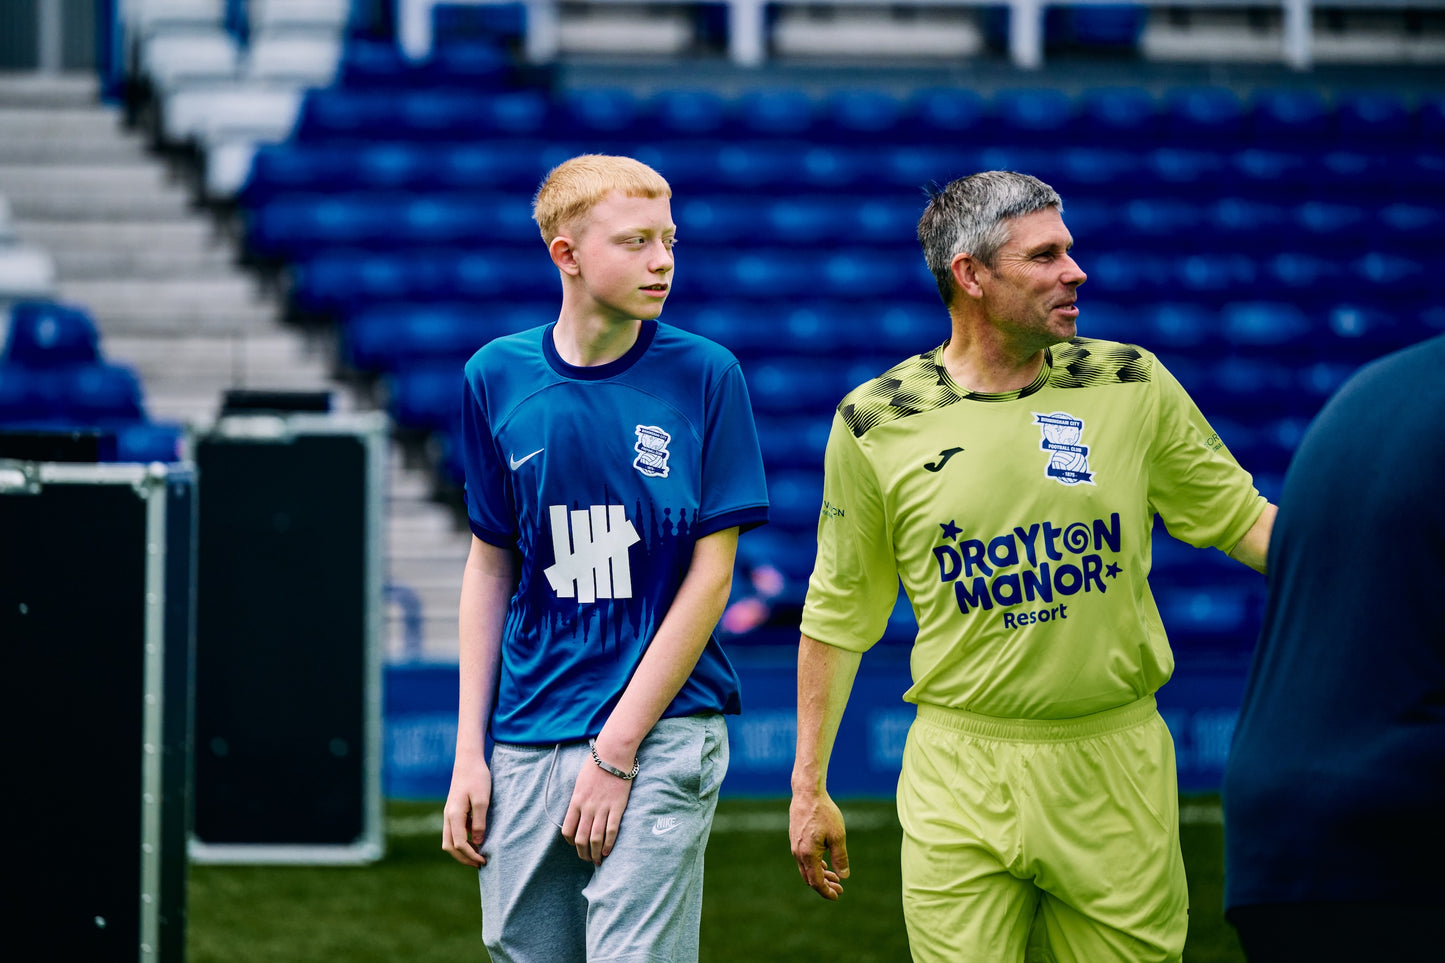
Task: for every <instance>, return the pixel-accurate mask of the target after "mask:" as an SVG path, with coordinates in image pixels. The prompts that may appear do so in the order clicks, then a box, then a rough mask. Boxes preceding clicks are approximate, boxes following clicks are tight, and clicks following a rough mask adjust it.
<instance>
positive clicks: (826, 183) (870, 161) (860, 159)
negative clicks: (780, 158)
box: [797, 144, 888, 194]
mask: <svg viewBox="0 0 1445 963" xmlns="http://www.w3.org/2000/svg"><path fill="white" fill-rule="evenodd" d="M797 164H798V175H797V176H798V187H799V188H801V189H805V190H819V191H836V190H846V191H849V192H851V193H855V194H857V193H863V192H865V191H869V190H872V189H874V188H875V187H882V188H884V189H886V188H887V187H888V185H878V184H877V183H876V180H875V171H876V170H877V167H878V157H877V154H876V153H875V152H874V151H873V150H872V149H870V148H866V147H856V146H848V145H842V144H813V145H810V146H809V147H807V148H805V149H804V150H803V151H802V153H801V154H800V155H799V157H798V158H797Z"/></svg>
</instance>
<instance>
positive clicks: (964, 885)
mask: <svg viewBox="0 0 1445 963" xmlns="http://www.w3.org/2000/svg"><path fill="white" fill-rule="evenodd" d="M1062 212H1063V203H1062V201H1061V200H1060V199H1059V195H1058V194H1057V193H1056V192H1055V191H1054V190H1053V189H1052V188H1050V187H1049V186H1048V185H1046V184H1044V183H1042V182H1040V181H1039V180H1037V179H1035V178H1033V177H1030V176H1027V175H1024V174H1016V173H1012V172H1006V171H988V172H984V173H980V174H975V175H973V176H971V177H965V178H961V179H959V180H956V181H954V182H952V183H950V184H949V185H948V186H947V187H945V188H943V189H942V190H939V191H937V192H936V193H935V194H934V196H933V197H932V199H931V200H930V202H929V204H928V206H927V209H926V210H925V211H924V213H923V216H922V218H921V220H920V221H919V226H918V237H919V240H920V242H921V243H922V246H923V251H924V256H925V258H926V260H927V263H928V265H929V268H930V269H931V270H932V272H933V275H934V277H935V278H936V279H937V282H938V290H939V292H940V294H941V295H942V297H943V301H944V304H945V305H946V306H947V307H948V311H949V316H950V319H951V322H952V327H951V336H950V338H949V340H948V341H946V342H944V344H942V345H941V346H939V347H937V348H935V349H933V350H932V351H928V352H926V353H924V354H921V355H918V356H916V357H913V358H910V359H908V360H906V361H904V362H903V363H901V364H899V365H897V366H896V367H894V368H893V369H892V370H890V371H888V372H886V373H885V374H883V375H882V376H881V377H879V378H876V379H874V380H872V381H870V382H867V383H866V384H864V385H862V386H860V387H859V388H857V389H855V390H854V391H852V392H851V393H849V394H848V395H847V397H845V398H844V399H843V401H842V403H841V404H840V405H839V406H838V409H837V412H836V414H835V416H834V419H833V427H832V434H831V436H830V438H829V442H828V449H827V456H826V469H825V479H824V503H823V508H822V513H821V517H820V520H819V525H818V556H817V562H816V565H815V567H814V570H813V575H812V578H811V580H810V583H809V588H808V597H807V601H806V603H805V607H804V612H803V620H802V638H801V643H800V650H799V656H798V746H797V758H796V761H795V765H794V769H793V780H792V781H793V801H792V808H791V830H790V833H791V837H792V847H793V855H794V858H795V859H796V860H797V863H798V868H799V871H800V873H801V874H802V876H803V878H804V880H805V881H806V882H807V883H808V885H810V886H811V887H813V889H815V890H817V891H818V892H819V893H820V894H821V895H822V896H824V897H826V898H829V899H837V898H838V896H839V895H840V893H841V892H842V888H843V883H842V880H843V879H844V878H846V877H847V875H848V858H847V848H846V840H845V835H844V826H843V820H842V817H841V815H840V814H839V811H838V808H837V806H836V805H834V803H833V801H832V800H831V799H830V798H829V796H828V792H827V770H828V763H829V756H830V753H831V750H832V745H833V740H834V738H835V736H836V733H837V729H838V723H839V721H840V719H841V717H842V713H843V708H844V705H845V704H846V702H847V698H848V694H849V692H850V690H851V687H852V681H853V678H854V675H855V673H856V672H857V669H858V666H859V660H860V657H861V653H862V652H863V651H864V650H866V649H867V648H868V647H869V646H871V645H872V644H873V643H875V642H876V641H877V640H878V638H879V637H880V636H881V635H882V632H883V628H884V625H885V623H886V621H887V617H888V613H889V612H890V611H891V610H892V608H893V604H894V601H895V598H896V595H897V591H898V584H899V581H900V580H901V581H902V584H903V588H904V589H905V591H906V592H907V594H908V596H909V598H910V600H911V601H912V604H913V611H914V614H915V616H916V617H917V621H918V626H919V628H918V635H917V638H916V640H915V643H914V649H913V654H912V660H911V664H912V680H913V684H912V686H911V687H910V688H909V690H908V691H907V692H906V693H905V695H904V698H905V699H907V700H908V701H910V702H914V703H917V705H918V710H917V716H916V719H915V721H914V723H913V725H912V727H911V728H910V731H909V736H908V741H907V745H906V747H905V751H904V758H903V769H902V774H901V776H900V779H899V785H898V813H899V818H900V820H901V822H902V825H903V831H904V840H903V853H902V863H903V888H904V893H903V897H904V899H903V903H904V919H905V922H906V923H907V927H908V935H909V942H910V945H911V949H912V953H913V958H914V960H916V961H919V963H925V961H930V963H931V961H945V960H946V961H980V963H981V961H987V963H1013V961H1022V960H1023V959H1024V958H1025V950H1026V947H1027V946H1028V945H1029V941H1030V933H1031V932H1032V933H1033V938H1032V939H1033V944H1034V945H1033V948H1032V952H1031V954H1030V958H1031V959H1043V960H1056V961H1059V963H1070V961H1078V963H1099V961H1103V960H1110V961H1114V960H1130V961H1146V960H1148V961H1155V960H1161V961H1162V960H1178V959H1179V958H1180V955H1181V953H1182V951H1183V946H1184V938H1185V931H1186V927H1187V911H1188V892H1187V888H1186V883H1185V877H1184V865H1183V861H1182V857H1181V855H1180V850H1179V826H1178V812H1177V786H1176V778H1175V769H1174V754H1173V744H1172V742H1171V740H1170V736H1169V732H1168V729H1167V728H1166V727H1165V725H1164V722H1163V721H1162V719H1161V718H1160V716H1159V714H1158V711H1157V710H1156V708H1155V704H1154V692H1155V690H1156V689H1158V688H1159V686H1161V685H1163V684H1164V683H1165V682H1166V681H1168V679H1169V676H1170V673H1171V671H1172V669H1173V657H1172V655H1171V653H1170V650H1169V645H1168V642H1167V640H1166V638H1165V635H1164V629H1163V625H1162V624H1161V622H1160V619H1159V614H1158V610H1157V609H1156V608H1155V605H1154V601H1153V598H1152V596H1151V595H1150V591H1149V585H1148V581H1147V575H1148V572H1149V559H1150V532H1151V528H1152V523H1153V518H1154V515H1155V513H1156V512H1157V513H1158V514H1160V515H1161V516H1162V517H1163V518H1164V521H1165V522H1166V524H1167V525H1168V526H1169V530H1170V532H1172V533H1173V534H1174V535H1175V536H1176V537H1179V538H1182V539H1184V540H1185V541H1187V542H1190V543H1191V544H1194V545H1199V546H1214V547H1218V548H1220V549H1223V550H1225V551H1227V552H1229V553H1230V554H1231V555H1232V556H1233V557H1235V558H1237V559H1239V560H1240V561H1242V562H1244V563H1246V564H1248V565H1250V566H1251V567H1254V568H1256V569H1260V570H1262V569H1263V566H1264V557H1265V550H1266V547H1267V544H1268V539H1269V526H1270V520H1271V518H1272V512H1273V509H1272V507H1270V506H1269V505H1268V504H1267V503H1266V501H1265V500H1264V498H1262V497H1261V496H1260V495H1259V494H1258V492H1257V491H1255V489H1254V487H1253V485H1252V483H1251V479H1250V476H1249V475H1248V474H1247V473H1246V472H1245V471H1244V470H1243V469H1241V468H1240V467H1239V465H1238V464H1237V463H1236V462H1235V461H1234V459H1233V458H1232V457H1231V456H1230V454H1229V452H1228V451H1227V450H1226V449H1225V448H1224V446H1223V445H1222V444H1221V443H1220V441H1219V440H1218V436H1217V435H1216V434H1215V433H1214V432H1213V431H1212V430H1211V429H1210V427H1209V425H1208V424H1207V423H1206V422H1205V420H1204V418H1203V416H1202V415H1201V414H1200V413H1199V411H1198V409H1197V408H1196V407H1195V406H1194V404H1193V403H1192V402H1191V401H1190V400H1189V398H1188V396H1187V395H1186V394H1185V392H1184V390H1183V389H1182V388H1181V387H1180V386H1179V383H1178V382H1177V381H1175V380H1174V378H1173V377H1172V376H1171V375H1170V374H1169V372H1167V371H1165V370H1164V368H1163V366H1162V365H1160V364H1159V362H1158V360H1157V359H1156V358H1154V356H1153V355H1151V354H1150V353H1149V352H1147V351H1144V350H1143V349H1141V348H1137V347H1134V346H1131V345H1123V344H1115V343H1112V342H1105V341H1091V340H1088V339H1085V338H1079V337H1077V336H1076V334H1077V332H1076V320H1077V318H1078V317H1079V315H1080V308H1079V306H1078V303H1077V299H1078V289H1079V286H1080V285H1082V284H1083V283H1084V280H1085V277H1086V275H1085V274H1084V272H1083V270H1081V269H1080V267H1079V265H1078V264H1077V263H1075V261H1074V259H1073V257H1072V256H1071V254H1070V249H1071V247H1072V243H1073V238H1072V237H1071V236H1070V234H1069V232H1068V229H1067V228H1066V227H1065V226H1064V221H1063V217H1062ZM825 853H828V854H830V855H831V857H832V866H831V867H829V866H827V865H826V864H825V863H824V861H823V855H824V854H825Z"/></svg>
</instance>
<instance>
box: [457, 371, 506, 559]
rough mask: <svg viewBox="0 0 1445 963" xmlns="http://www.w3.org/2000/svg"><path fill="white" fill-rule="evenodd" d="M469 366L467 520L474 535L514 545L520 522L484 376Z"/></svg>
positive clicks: (464, 450)
mask: <svg viewBox="0 0 1445 963" xmlns="http://www.w3.org/2000/svg"><path fill="white" fill-rule="evenodd" d="M474 364H475V362H473V363H472V364H468V365H467V370H466V377H465V379H464V380H463V387H462V394H463V397H462V432H461V446H462V467H463V470H464V472H465V475H466V504H467V522H468V524H469V526H470V527H471V530H472V534H474V535H476V536H477V538H480V539H481V540H482V541H484V542H486V543H487V544H489V545H496V546H499V547H501V548H510V547H512V546H513V545H515V544H516V542H517V522H516V512H515V511H514V509H513V507H512V504H511V499H510V498H509V496H508V494H507V485H506V474H505V472H504V471H503V467H502V460H501V455H500V454H499V453H498V451H497V446H496V444H495V443H494V442H493V439H492V429H491V421H490V418H489V417H488V415H487V410H486V406H485V405H484V404H483V402H482V398H481V387H480V381H481V375H480V373H479V372H478V371H476V370H475V369H474V367H473V365H474Z"/></svg>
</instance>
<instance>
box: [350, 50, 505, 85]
mask: <svg viewBox="0 0 1445 963" xmlns="http://www.w3.org/2000/svg"><path fill="white" fill-rule="evenodd" d="M513 64H514V61H513V60H512V58H511V57H510V56H509V55H508V54H507V52H506V51H505V50H504V49H503V47H502V46H501V45H500V44H498V43H496V42H493V41H488V40H472V41H451V42H448V43H441V44H438V45H437V46H436V47H435V48H434V49H433V50H432V54H431V57H430V58H429V59H428V60H427V61H425V62H423V63H419V64H414V63H412V62H411V61H410V60H408V59H407V58H406V57H405V56H403V54H402V52H401V50H400V49H399V48H398V47H397V45H396V43H395V42H394V41H392V40H377V39H366V38H351V39H350V40H348V41H347V43H346V44H345V45H344V47H343V50H342V54H341V63H340V65H339V67H338V70H337V79H338V82H339V83H340V85H341V86H343V87H349V88H353V89H358V90H376V89H385V88H398V87H403V88H404V87H443V86H459V87H460V86H465V87H469V88H471V89H497V90H500V89H505V88H506V86H507V85H508V84H509V83H510V82H511V79H512V76H513V73H514V66H513Z"/></svg>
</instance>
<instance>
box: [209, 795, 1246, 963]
mask: <svg viewBox="0 0 1445 963" xmlns="http://www.w3.org/2000/svg"><path fill="white" fill-rule="evenodd" d="M787 811H788V803H787V800H786V799H767V800H742V799H725V800H723V801H722V803H721V804H720V805H719V806H718V816H717V821H716V824H715V826H714V830H713V835H712V841H711V843H710V845H709V846H708V852H707V884H706V887H707V888H706V895H705V897H704V904H703V922H702V963H774V961H776V963H785V961H786V963H791V961H794V960H808V959H834V960H846V961H847V963H907V960H908V942H907V939H906V938H905V936H904V932H903V918H902V910H901V904H900V899H899V893H898V888H899V886H898V839H899V833H900V831H899V828H898V821H897V818H896V816H895V815H894V812H893V804H892V801H891V800H877V801H872V800H870V801H847V802H845V803H843V812H844V816H845V818H846V819H847V820H848V824H849V832H848V843H849V845H848V853H849V858H850V861H851V863H852V869H853V875H852V879H850V880H849V881H848V883H847V891H846V892H845V893H844V896H843V899H842V901H840V902H838V903H827V902H825V901H824V900H822V899H819V898H818V897H817V896H816V895H815V894H814V893H813V892H812V891H811V890H809V889H808V888H807V887H805V886H804V885H803V882H802V880H801V879H800V878H799V876H798V872H797V869H796V868H795V867H794V865H793V859H792V855H791V853H790V852H789V850H788V838H787ZM1181 832H1182V838H1183V846H1184V861H1185V865H1186V867H1187V869H1188V872H1189V890H1190V902H1191V910H1190V930H1189V943H1188V946H1187V947H1186V949H1185V953H1184V959H1185V960H1186V961H1187V963H1243V960H1244V956H1243V954H1242V953H1241V952H1240V949H1239V943H1238V941H1237V940H1236V938H1235V936H1234V931H1233V930H1232V929H1231V928H1230V927H1229V925H1228V924H1227V923H1225V922H1224V919H1223V916H1222V913H1221V909H1220V903H1221V895H1222V886H1223V882H1224V867H1223V858H1222V855H1223V842H1224V841H1223V829H1222V826H1221V825H1220V820H1219V800H1218V798H1217V797H1210V796H1202V797H1186V798H1184V799H1182V800H1181ZM188 896H189V906H188V909H189V925H188V932H187V949H188V953H187V958H188V960H189V961H190V963H267V961H275V963H312V961H314V963H334V961H338V960H344V961H346V963H373V961H374V963H396V961H402V960H404V961H407V963H442V961H446V963H457V961H461V960H477V961H485V960H486V958H487V954H486V950H485V949H483V947H482V942H481V911H480V910H479V909H478V906H477V883H476V877H475V875H474V874H473V873H472V872H471V871H469V870H468V869H466V868H465V867H463V866H461V865H459V864H457V863H455V862H453V861H452V860H451V858H450V857H448V856H447V855H446V854H444V853H443V852H442V851H441V803H440V802H439V801H438V802H398V801H393V802H390V803H388V805H387V855H386V857H385V859H383V860H382V861H380V862H378V863H375V864H373V865H370V866H365V867H278V866H214V865H212V866H206V865H201V866H192V867H191V869H190V890H189V894H188Z"/></svg>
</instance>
